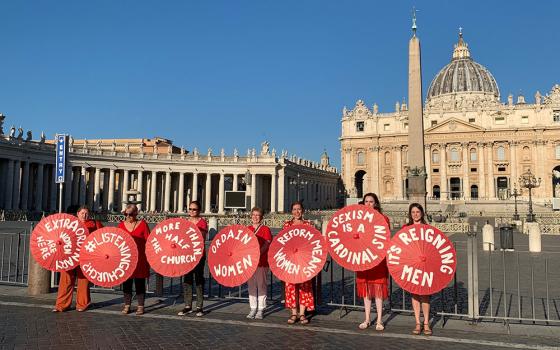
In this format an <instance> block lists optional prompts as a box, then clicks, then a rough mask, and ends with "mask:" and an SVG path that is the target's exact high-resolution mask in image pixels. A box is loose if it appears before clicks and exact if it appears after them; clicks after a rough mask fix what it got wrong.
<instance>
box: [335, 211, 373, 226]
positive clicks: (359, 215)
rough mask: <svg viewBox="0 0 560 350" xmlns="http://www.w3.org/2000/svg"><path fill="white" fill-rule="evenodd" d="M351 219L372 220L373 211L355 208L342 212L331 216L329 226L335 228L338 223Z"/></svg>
mask: <svg viewBox="0 0 560 350" xmlns="http://www.w3.org/2000/svg"><path fill="white" fill-rule="evenodd" d="M351 220H365V221H368V222H370V223H371V222H373V213H372V212H370V211H368V210H363V209H356V210H352V211H349V212H346V213H342V214H339V215H338V216H335V217H333V218H332V225H331V226H332V228H337V227H338V226H339V225H342V224H344V223H345V222H347V221H351Z"/></svg>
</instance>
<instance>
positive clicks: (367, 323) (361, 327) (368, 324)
mask: <svg viewBox="0 0 560 350" xmlns="http://www.w3.org/2000/svg"><path fill="white" fill-rule="evenodd" d="M370 325H371V322H369V321H364V322H362V323H360V325H359V326H358V328H359V329H367V328H369V326H370Z"/></svg>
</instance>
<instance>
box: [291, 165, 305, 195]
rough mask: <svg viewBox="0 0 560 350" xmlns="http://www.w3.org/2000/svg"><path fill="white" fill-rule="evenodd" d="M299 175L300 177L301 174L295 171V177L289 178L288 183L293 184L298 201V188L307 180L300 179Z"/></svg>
mask: <svg viewBox="0 0 560 350" xmlns="http://www.w3.org/2000/svg"><path fill="white" fill-rule="evenodd" d="M300 177H301V175H300V173H299V172H298V173H297V179H290V185H293V186H295V188H296V195H297V201H298V202H299V201H300V200H299V198H300V196H299V191H300V189H301V188H302V187H303V186H305V185H307V181H306V180H301V179H300Z"/></svg>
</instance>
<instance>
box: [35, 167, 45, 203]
mask: <svg viewBox="0 0 560 350" xmlns="http://www.w3.org/2000/svg"><path fill="white" fill-rule="evenodd" d="M44 171H45V165H44V164H43V163H39V164H37V181H36V183H37V187H36V188H35V191H36V192H35V210H36V211H42V210H43V173H44Z"/></svg>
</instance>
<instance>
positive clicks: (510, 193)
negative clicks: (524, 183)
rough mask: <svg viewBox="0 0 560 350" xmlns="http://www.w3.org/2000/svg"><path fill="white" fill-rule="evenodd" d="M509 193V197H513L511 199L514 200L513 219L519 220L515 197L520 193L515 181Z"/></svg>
mask: <svg viewBox="0 0 560 350" xmlns="http://www.w3.org/2000/svg"><path fill="white" fill-rule="evenodd" d="M509 195H510V196H511V197H513V201H514V204H515V214H513V220H515V221H518V220H519V214H518V213H517V197H519V196H520V195H521V191H520V190H519V189H517V186H516V185H515V183H513V191H510V192H509Z"/></svg>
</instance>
